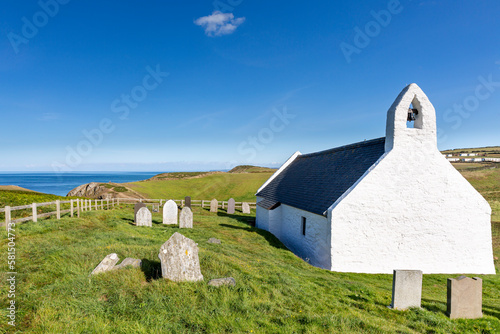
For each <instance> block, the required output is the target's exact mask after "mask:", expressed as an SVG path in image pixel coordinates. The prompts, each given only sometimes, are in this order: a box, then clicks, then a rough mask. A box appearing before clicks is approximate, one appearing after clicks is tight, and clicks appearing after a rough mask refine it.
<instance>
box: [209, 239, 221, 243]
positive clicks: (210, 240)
mask: <svg viewBox="0 0 500 334" xmlns="http://www.w3.org/2000/svg"><path fill="white" fill-rule="evenodd" d="M207 242H208V243H209V244H220V243H221V241H220V240H219V239H217V238H210V239H208V241H207Z"/></svg>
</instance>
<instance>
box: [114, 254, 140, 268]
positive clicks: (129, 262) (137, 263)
mask: <svg viewBox="0 0 500 334" xmlns="http://www.w3.org/2000/svg"><path fill="white" fill-rule="evenodd" d="M141 264H142V261H141V260H139V259H133V258H131V257H127V258H125V260H123V261H122V263H120V264H119V265H116V266H114V267H113V270H116V269H123V268H125V267H127V266H131V267H132V268H140V267H141Z"/></svg>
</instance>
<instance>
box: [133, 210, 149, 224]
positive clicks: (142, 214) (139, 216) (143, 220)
mask: <svg viewBox="0 0 500 334" xmlns="http://www.w3.org/2000/svg"><path fill="white" fill-rule="evenodd" d="M135 225H136V226H149V227H151V226H153V218H152V216H151V212H149V210H148V208H146V207H142V208H140V209H139V211H137V213H136V215H135Z"/></svg>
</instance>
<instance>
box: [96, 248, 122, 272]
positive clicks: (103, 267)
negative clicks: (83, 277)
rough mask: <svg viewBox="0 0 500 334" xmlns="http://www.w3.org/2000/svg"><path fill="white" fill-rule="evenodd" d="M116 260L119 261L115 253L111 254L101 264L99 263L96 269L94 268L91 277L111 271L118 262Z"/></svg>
mask: <svg viewBox="0 0 500 334" xmlns="http://www.w3.org/2000/svg"><path fill="white" fill-rule="evenodd" d="M118 260H119V258H118V255H116V253H111V254H109V255H107V256H106V257H105V258H104V259H103V260H102V261H101V263H99V264H98V265H97V267H95V269H94V270H92V273H91V275H95V274H99V273H103V272H105V271H109V270H111V269H113V267H114V266H115V264H116V263H117V262H118Z"/></svg>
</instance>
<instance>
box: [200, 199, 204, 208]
mask: <svg viewBox="0 0 500 334" xmlns="http://www.w3.org/2000/svg"><path fill="white" fill-rule="evenodd" d="M201 207H202V208H204V207H205V200H201Z"/></svg>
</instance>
